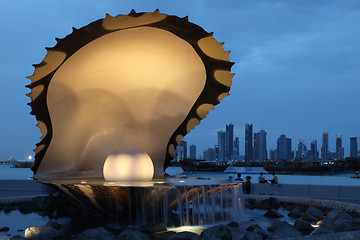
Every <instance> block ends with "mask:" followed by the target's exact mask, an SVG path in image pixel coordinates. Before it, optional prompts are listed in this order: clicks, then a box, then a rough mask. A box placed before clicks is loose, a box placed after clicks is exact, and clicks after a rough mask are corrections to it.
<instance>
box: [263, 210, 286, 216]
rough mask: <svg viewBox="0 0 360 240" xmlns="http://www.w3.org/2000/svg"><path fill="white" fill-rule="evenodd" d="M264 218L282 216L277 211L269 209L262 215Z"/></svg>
mask: <svg viewBox="0 0 360 240" xmlns="http://www.w3.org/2000/svg"><path fill="white" fill-rule="evenodd" d="M264 216H265V217H268V218H281V217H283V216H284V215H282V214H281V213H279V212H278V211H276V210H274V209H270V210H268V211H267V212H266V213H265V214H264Z"/></svg>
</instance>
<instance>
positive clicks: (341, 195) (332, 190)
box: [251, 183, 360, 203]
mask: <svg viewBox="0 0 360 240" xmlns="http://www.w3.org/2000/svg"><path fill="white" fill-rule="evenodd" d="M251 193H252V194H265V195H276V196H288V197H303V198H315V199H327V200H335V201H342V202H351V203H360V186H328V185H301V184H269V183H262V184H261V183H252V184H251Z"/></svg>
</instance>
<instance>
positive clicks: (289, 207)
mask: <svg viewBox="0 0 360 240" xmlns="http://www.w3.org/2000/svg"><path fill="white" fill-rule="evenodd" d="M283 207H284V209H285V210H287V211H291V210H292V209H293V208H295V207H298V204H296V203H294V202H285V203H283Z"/></svg>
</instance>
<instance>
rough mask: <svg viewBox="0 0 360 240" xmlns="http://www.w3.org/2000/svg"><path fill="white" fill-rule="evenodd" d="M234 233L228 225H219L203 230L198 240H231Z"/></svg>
mask: <svg viewBox="0 0 360 240" xmlns="http://www.w3.org/2000/svg"><path fill="white" fill-rule="evenodd" d="M231 239H232V235H231V232H230V230H229V228H228V227H227V226H224V225H218V226H214V227H211V228H208V229H206V230H205V231H203V232H202V233H201V235H200V237H199V238H198V240H231Z"/></svg>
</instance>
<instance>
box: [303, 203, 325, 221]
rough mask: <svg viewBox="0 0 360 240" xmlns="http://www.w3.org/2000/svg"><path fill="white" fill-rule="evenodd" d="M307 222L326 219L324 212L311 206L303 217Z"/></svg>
mask: <svg viewBox="0 0 360 240" xmlns="http://www.w3.org/2000/svg"><path fill="white" fill-rule="evenodd" d="M302 218H303V219H304V220H307V221H318V220H321V219H323V218H324V212H323V211H321V210H320V209H318V208H317V207H314V206H310V207H309V208H308V209H307V210H306V211H305V213H304V215H303V216H302Z"/></svg>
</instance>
